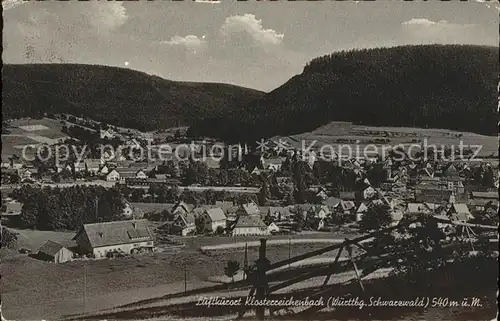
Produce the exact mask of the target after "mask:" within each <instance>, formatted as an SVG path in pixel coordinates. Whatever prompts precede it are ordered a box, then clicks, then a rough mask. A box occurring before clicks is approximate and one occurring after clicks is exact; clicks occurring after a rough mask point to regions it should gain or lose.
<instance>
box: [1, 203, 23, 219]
mask: <svg viewBox="0 0 500 321" xmlns="http://www.w3.org/2000/svg"><path fill="white" fill-rule="evenodd" d="M22 208H23V204H21V203H19V202H9V203H6V204H4V205H2V216H17V215H21V210H22Z"/></svg>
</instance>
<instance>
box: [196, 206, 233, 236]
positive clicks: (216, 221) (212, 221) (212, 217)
mask: <svg viewBox="0 0 500 321" xmlns="http://www.w3.org/2000/svg"><path fill="white" fill-rule="evenodd" d="M201 219H202V220H203V222H204V225H205V231H208V232H215V231H217V229H218V228H219V227H222V228H224V229H225V228H226V223H227V217H226V214H224V211H223V210H222V209H221V208H220V207H216V208H208V209H205V210H204V211H203V213H202V214H201Z"/></svg>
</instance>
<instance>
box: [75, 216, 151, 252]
mask: <svg viewBox="0 0 500 321" xmlns="http://www.w3.org/2000/svg"><path fill="white" fill-rule="evenodd" d="M147 224H148V220H130V221H114V222H105V223H95V224H85V225H83V227H82V228H81V229H80V231H79V232H78V233H77V234H76V235H75V237H74V238H73V240H75V241H76V243H77V245H78V248H79V250H80V251H81V252H82V253H89V254H91V255H92V256H93V257H94V258H105V257H106V255H107V254H108V253H109V252H112V251H120V252H123V253H127V254H130V253H136V252H139V251H144V250H146V251H153V250H154V243H153V233H152V232H151V231H150V229H149V228H148V225H147Z"/></svg>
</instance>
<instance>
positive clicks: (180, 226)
mask: <svg viewBox="0 0 500 321" xmlns="http://www.w3.org/2000/svg"><path fill="white" fill-rule="evenodd" d="M172 229H173V232H174V233H175V234H180V235H182V236H187V235H189V234H191V233H193V232H195V231H196V217H195V215H194V213H193V212H188V213H181V212H178V213H177V216H176V217H175V219H174V221H173V224H172Z"/></svg>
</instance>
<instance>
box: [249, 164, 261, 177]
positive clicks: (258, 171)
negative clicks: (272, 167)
mask: <svg viewBox="0 0 500 321" xmlns="http://www.w3.org/2000/svg"><path fill="white" fill-rule="evenodd" d="M250 174H252V175H260V174H261V170H260V169H259V167H257V166H255V167H254V168H253V170H252V171H251V172H250Z"/></svg>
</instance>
